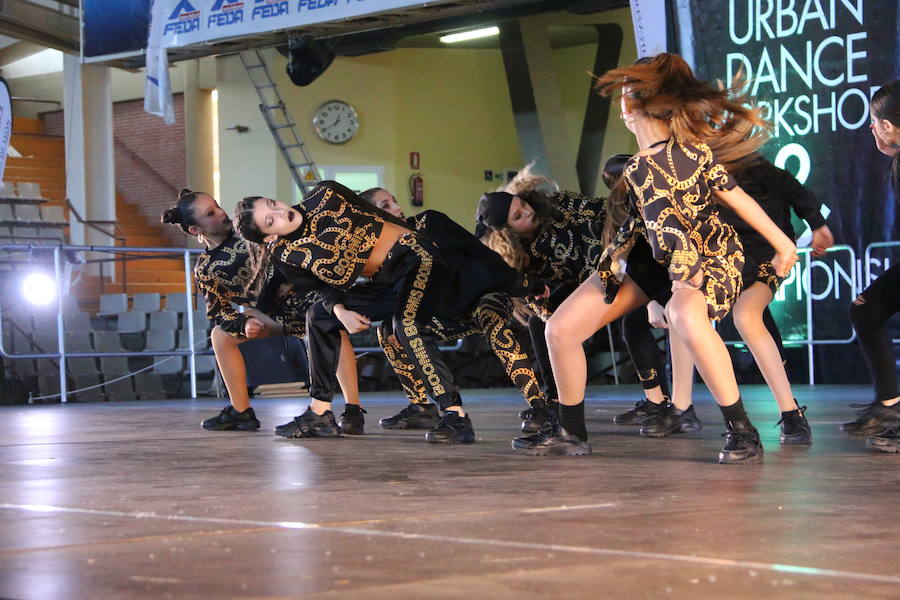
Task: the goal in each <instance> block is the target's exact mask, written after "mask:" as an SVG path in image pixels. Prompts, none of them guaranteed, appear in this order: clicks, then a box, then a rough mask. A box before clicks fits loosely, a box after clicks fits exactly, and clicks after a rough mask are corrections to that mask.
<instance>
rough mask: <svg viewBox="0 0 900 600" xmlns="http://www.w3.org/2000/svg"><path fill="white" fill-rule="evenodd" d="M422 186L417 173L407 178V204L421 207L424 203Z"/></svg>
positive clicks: (420, 178) (420, 177)
mask: <svg viewBox="0 0 900 600" xmlns="http://www.w3.org/2000/svg"><path fill="white" fill-rule="evenodd" d="M423 185H424V184H423V183H422V176H421V175H420V174H419V173H413V174H412V175H410V176H409V195H410V198H409V202H410V204H412V205H413V206H422V205H423V204H424V203H425V197H424V192H423Z"/></svg>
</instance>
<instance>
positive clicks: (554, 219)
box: [476, 155, 664, 433]
mask: <svg viewBox="0 0 900 600" xmlns="http://www.w3.org/2000/svg"><path fill="white" fill-rule="evenodd" d="M628 158H629V157H628V156H623V155H619V156H617V157H613V158H612V159H610V160H609V161H608V162H607V165H606V167H605V168H604V173H603V176H604V180H605V181H607V182H608V183H607V184H608V185H610V186H612V185H614V183H615V179H618V176H619V175H621V172H622V167H623V166H624V164H625V162H626V161H627V160H628ZM504 189H505V191H500V192H493V193H488V194H484V195H483V196H482V197H481V200H480V202H479V204H478V211H477V215H476V219H477V221H478V228H479V229H481V230H482V233H483V235H482V237H481V239H482V241H483V242H484V243H485V244H487V245H488V246H489V247H491V248H493V249H494V250H496V251H497V252H498V253H500V255H501V256H503V258H504V259H505V260H506V262H507V263H508V264H509V265H511V266H513V267H515V268H516V269H518V270H520V271H522V272H524V273H526V274H528V275H529V276H532V277H538V278H541V279H543V280H544V281H546V282H548V283H549V284H550V285H551V286H552V287H551V292H550V296H549V297H548V298H546V299H543V300H540V301H536V302H533V303H532V304H531V305H530V306H529V307H528V308H529V309H530V310H529V311H528V312H529V313H530V314H528V328H529V332H530V333H531V334H532V343H533V345H534V347H535V354H536V356H537V357H538V365H539V367H540V373H541V378H542V380H543V383H544V389H545V392H546V393H547V396H548V397H549V398H552V400H551V403H552V408H551V409H550V411H548V412H547V414H543V413H539V412H538V409H528V410H526V411H525V412H523V415H522V416H523V418H525V421H526V423H529V422H530V423H532V424H533V426H532V427H530V428H528V429H527V430H526V432H527V433H532V432H537V431H540V430H541V427H540V426H539V425H540V424H541V423H543V422H544V421H546V420H547V419H548V417H549V416H550V415H552V416H553V418H554V419H555V417H556V415H557V414H558V411H559V405H558V402H557V400H556V398H557V397H558V392H557V390H556V383H555V380H554V379H553V370H552V367H551V365H550V359H549V354H548V351H547V347H546V341H545V337H544V320H545V319H547V318H548V317H549V316H550V315H552V314H553V312H554V311H555V310H556V309H557V308H558V307H559V305H560V304H561V303H562V302H563V301H564V300H565V299H566V298H567V297H568V295H569V294H571V293H572V292H573V291H574V290H575V289H576V288H577V287H578V286H579V284H581V282H582V281H584V280H585V279H587V278H588V277H589V276H590V275H591V273H593V271H594V269H595V268H596V265H597V263H598V262H599V259H600V256H601V254H602V252H603V244H602V239H601V238H602V231H603V223H604V220H605V210H604V204H603V200H602V199H599V198H587V197H585V196H582V195H580V194H576V193H573V192H560V191H558V187H557V186H556V184H555V183H554V182H552V181H551V180H549V179H547V178H546V177H543V176H540V175H536V174H534V173H532V172H531V167H530V165H529V166H527V167H525V168H524V169H522V170H521V171H520V172H519V173H517V174H516V176H515V177H514V178H513V179H512V180H510V182H509V183H508V184H507V185H506V186H504ZM550 190H554V191H552V192H551V191H550ZM639 310H643V309H639ZM630 324H631V325H632V327H631V329H630V330H628V331H626V339H627V340H628V341H629V343H628V349H629V352H630V354H631V356H632V361H633V362H634V363H635V365H636V368H637V371H638V374H639V377H640V379H641V381H642V383H643V386H644V388H645V389H646V391H647V392H648V393H657V394H659V396H660V398H659V400H658V402H662V401H663V397H662V395H663V392H662V391H661V390H663V389H664V382H663V381H662V380H661V378H660V377H659V374H660V373H662V372H663V366H662V360H661V359H660V355H659V351H658V348H657V345H656V342H655V340H654V339H653V336H652V334H651V333H650V327H649V324H648V322H647V315H646V311H644V314H643V317H642V318H638V319H634V320H633V321H631V322H630ZM623 327H624V326H623ZM525 429H526V428H524V427H523V430H525Z"/></svg>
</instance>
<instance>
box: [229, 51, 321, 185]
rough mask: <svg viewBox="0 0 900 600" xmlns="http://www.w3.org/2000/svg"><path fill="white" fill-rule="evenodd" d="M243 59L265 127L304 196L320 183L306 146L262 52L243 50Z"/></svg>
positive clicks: (241, 54)
mask: <svg viewBox="0 0 900 600" xmlns="http://www.w3.org/2000/svg"><path fill="white" fill-rule="evenodd" d="M240 57H241V62H242V63H243V64H244V68H245V69H246V70H247V75H249V77H250V83H252V84H253V87H254V88H255V89H256V94H257V95H258V96H259V102H260V104H259V112H261V113H262V116H263V119H264V120H265V122H266V126H267V127H268V128H269V131H271V132H272V137H273V138H275V145H276V146H278V150H279V151H280V152H281V156H282V157H283V158H284V161H285V162H286V163H287V166H288V169H290V171H291V177H293V178H294V182H295V183H296V184H297V187H298V188H300V190H301V191H302V192H303V195H304V196H305V195H306V194H307V193H309V192H310V191H311V190H312V188H314V187H315V186H316V185H317V184H318V183H319V181H320V178H319V170H318V169H317V168H316V165H315V163H314V162H313V159H312V157H311V156H310V155H309V151H307V149H306V144H305V143H304V142H303V140H302V139H300V135H299V134H298V133H297V124H296V123H295V122H294V119H293V118H291V114H290V113H289V112H288V110H287V107H286V106H285V104H284V100H283V99H282V98H281V94H280V93H278V86H277V85H275V81H274V80H273V79H272V74H271V73H270V72H269V66H268V65H267V64H266V59H265V57H264V56H263V54H262V52H261V51H260V50H244V51H243V52H241V53H240Z"/></svg>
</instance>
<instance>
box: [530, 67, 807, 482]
mask: <svg viewBox="0 0 900 600" xmlns="http://www.w3.org/2000/svg"><path fill="white" fill-rule="evenodd" d="M599 85H600V88H601V90H602V93H605V94H609V93H611V92H612V91H613V90H616V89H619V88H622V91H623V96H622V117H623V119H624V120H625V124H626V126H627V127H628V129H629V130H630V131H631V132H632V133H634V135H635V137H636V139H637V142H638V145H639V147H640V152H639V153H638V154H636V155H635V156H634V157H633V158H632V159H631V160H630V161H629V162H628V164H627V166H626V168H625V174H624V177H623V181H624V182H625V184H626V186H627V188H628V194H627V195H625V196H624V198H626V199H627V202H626V203H625V206H624V208H625V209H626V211H627V212H626V217H625V222H624V224H623V225H622V226H621V227H620V228H619V230H618V232H617V233H616V235H615V238H614V240H613V243H612V244H611V246H610V247H609V248H607V249H606V250H605V251H604V254H603V258H602V260H601V264H600V267H599V269H598V272H597V273H595V274H594V275H592V276H591V277H590V278H589V279H588V280H587V281H585V282H584V283H583V284H582V285H581V286H580V287H579V289H578V290H576V291H575V292H574V293H573V294H572V295H570V296H569V297H568V298H567V299H566V300H565V302H563V304H562V305H561V306H560V307H559V309H558V310H557V311H556V313H555V314H554V315H553V316H552V317H551V318H550V320H549V321H548V323H547V343H548V345H549V348H550V360H551V363H552V365H553V373H554V375H555V376H556V381H557V386H558V388H559V392H560V398H559V399H560V418H559V421H560V426H559V427H558V428H557V429H556V430H555V431H551V432H547V433H546V435H544V436H541V437H540V438H539V439H536V440H526V439H521V440H519V441H518V442H517V443H516V444H515V445H516V446H518V450H519V451H520V452H523V453H527V454H537V455H540V454H570V455H571V454H575V455H577V454H587V453H590V451H591V447H590V444H588V442H587V430H586V428H585V424H584V389H585V376H586V360H585V356H584V351H583V349H582V347H581V343H582V342H583V341H584V340H585V339H587V337H589V336H590V335H592V334H593V333H594V332H595V331H597V330H598V329H599V328H601V327H603V326H605V325H606V324H607V323H610V322H612V321H613V320H615V319H616V318H618V317H620V316H622V315H624V314H626V313H628V312H631V311H632V310H634V309H636V308H637V307H638V306H641V305H642V304H646V302H647V301H648V299H649V298H648V295H647V294H646V293H645V292H644V291H643V290H642V288H641V287H639V286H638V285H637V284H636V283H635V279H633V278H632V276H630V275H629V274H628V271H627V270H626V272H625V273H624V274H623V273H622V263H621V262H620V261H622V262H624V261H625V260H626V258H627V257H628V255H629V252H630V251H632V249H633V248H634V246H635V242H636V240H637V239H639V238H640V237H644V238H645V239H646V242H647V243H648V244H649V246H650V249H651V253H652V256H653V258H654V259H655V261H658V262H659V263H660V264H663V265H665V266H666V269H667V270H668V273H667V275H668V277H667V279H670V280H671V291H672V298H671V300H669V302H668V304H667V306H666V311H667V317H668V321H669V324H670V338H671V345H672V354H673V362H676V361H678V360H693V361H694V363H695V364H696V365H697V367H698V369H699V370H700V373H701V375H702V376H703V379H704V381H705V382H706V384H707V386H708V387H709V388H710V391H711V392H712V394H713V397H714V398H715V399H716V402H717V403H718V404H719V406H720V407H721V409H722V414H723V417H724V419H725V422H726V427H727V431H726V443H725V445H724V447H723V449H722V451H721V452H720V453H719V462H720V463H729V464H736V463H746V462H757V461H759V460H761V459H762V452H763V449H762V444H761V443H760V440H759V434H758V432H757V431H756V428H755V427H753V425H752V423H751V422H750V419H749V417H748V416H747V414H746V412H745V411H744V408H743V403H742V402H741V398H740V392H739V390H738V387H737V383H736V381H735V377H734V371H733V369H732V365H731V360H730V358H729V356H728V351H727V349H726V348H725V344H724V343H723V342H722V340H721V338H720V337H719V336H718V334H717V333H716V331H715V329H713V327H712V325H711V324H710V319H716V320H718V319H721V318H722V317H723V316H724V315H725V314H727V312H728V310H729V309H730V308H731V305H732V304H733V303H734V301H735V300H736V298H737V294H738V292H739V290H740V288H741V268H742V267H743V253H742V251H741V245H740V241H739V240H738V238H737V235H736V234H735V232H734V230H733V229H732V228H731V227H730V226H728V225H726V224H724V223H722V222H721V220H720V219H719V218H718V212H717V209H716V204H715V200H716V199H718V200H719V201H720V202H723V203H725V204H727V205H729V206H731V207H732V208H733V209H734V210H735V212H737V214H738V215H739V216H740V217H741V218H742V219H743V220H744V221H746V222H747V223H748V224H750V225H751V226H752V227H754V228H755V229H757V230H759V231H760V233H761V234H763V236H764V237H765V238H766V240H767V241H769V243H770V244H771V245H772V246H773V247H774V248H776V255H775V257H774V258H773V260H772V264H773V265H774V267H775V271H776V274H778V275H779V276H784V275H785V274H786V273H787V272H788V271H789V270H790V268H791V267H792V266H793V264H794V263H795V262H796V260H797V255H796V248H795V246H794V244H793V243H792V242H791V240H790V239H789V238H788V237H787V236H785V235H784V233H783V232H782V231H781V230H780V229H778V227H777V226H776V225H775V224H774V223H773V222H772V221H771V220H770V219H769V218H768V217H767V216H766V214H765V212H763V210H762V209H761V208H760V207H759V205H757V204H756V203H755V202H754V201H753V199H752V198H750V197H749V196H747V194H746V193H744V192H743V191H742V190H741V189H740V188H739V187H737V186H736V184H735V183H734V181H733V179H732V178H731V176H730V175H729V174H728V171H726V168H725V166H724V165H733V164H738V163H739V161H740V159H741V158H742V157H745V156H747V155H748V154H749V153H750V152H752V151H754V150H755V149H756V148H758V147H759V145H761V143H762V142H763V141H764V140H765V136H764V135H762V134H760V133H755V134H752V135H751V134H750V133H749V130H750V129H751V128H752V127H754V126H759V127H761V126H763V125H764V122H763V121H762V120H761V119H760V118H759V116H758V114H757V112H756V111H755V110H752V109H748V108H746V107H745V106H744V104H743V101H735V100H731V99H729V98H728V95H727V94H726V93H725V92H722V91H718V90H716V89H714V88H713V87H712V86H710V85H709V84H707V83H705V82H702V81H700V80H698V79H697V78H696V77H694V75H693V73H692V72H691V70H690V67H688V65H687V63H685V62H684V60H683V59H681V58H680V57H678V56H676V55H673V54H668V53H663V54H660V55H657V56H655V57H653V58H652V59H647V60H642V61H639V62H638V63H637V64H635V65H632V66H630V67H625V68H621V69H614V70H611V71H609V72H607V73H606V74H605V75H603V76H602V77H601V78H600V80H599ZM714 149H715V151H716V154H714ZM714 195H715V198H714ZM607 210H610V209H609V208H608V209H607ZM631 262H633V261H629V263H628V265H629V267H631ZM649 264H651V263H648V265H649ZM663 285H665V282H663V281H658V282H657V286H663ZM604 300H608V301H609V303H608V304H607V303H605V302H604Z"/></svg>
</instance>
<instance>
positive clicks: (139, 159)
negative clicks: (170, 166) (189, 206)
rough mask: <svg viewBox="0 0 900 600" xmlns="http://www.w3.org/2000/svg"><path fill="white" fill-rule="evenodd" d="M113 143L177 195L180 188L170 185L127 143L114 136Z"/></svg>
mask: <svg viewBox="0 0 900 600" xmlns="http://www.w3.org/2000/svg"><path fill="white" fill-rule="evenodd" d="M113 142H115V144H116V145H117V146H118V147H119V148H121V149H122V150H123V151H124V152H125V153H126V154H128V156H129V157H131V159H132V160H134V161H136V162H137V163H139V164H140V165H141V166H142V167H144V169H145V170H146V171H149V172H150V174H151V175H153V176H154V177H155V178H156V179H157V180H159V182H160V183H162V184H163V185H164V186H166V187H167V188H169V190H171V192H172V194H177V193H178V188H177V187H175V186H174V185H172V184H171V183H169V180H168V179H166V178H165V177H164V176H163V175H162V173H160V172H159V171H157V170H156V169H154V168H153V166H152V165H151V164H150V163H148V162H147V161H146V160H145V159H144V158H143V157H142V156H141V155H140V154H138V153H137V152H135V151H134V150H132V149H131V148H129V147H128V144H126V143H125V142H123V141H122V140H120V139H119V138H118V137H116V136H113Z"/></svg>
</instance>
